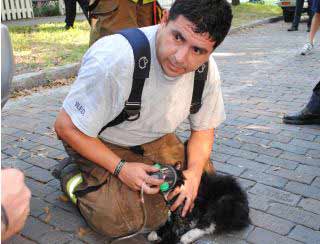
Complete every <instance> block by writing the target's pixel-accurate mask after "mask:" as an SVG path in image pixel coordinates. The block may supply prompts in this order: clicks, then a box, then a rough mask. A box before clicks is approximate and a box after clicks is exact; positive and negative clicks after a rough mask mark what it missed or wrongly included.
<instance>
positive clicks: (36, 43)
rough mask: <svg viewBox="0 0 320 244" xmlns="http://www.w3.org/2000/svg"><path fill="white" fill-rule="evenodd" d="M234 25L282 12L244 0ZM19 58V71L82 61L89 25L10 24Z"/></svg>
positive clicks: (87, 39) (79, 22)
mask: <svg viewBox="0 0 320 244" xmlns="http://www.w3.org/2000/svg"><path fill="white" fill-rule="evenodd" d="M233 14H234V19H233V24H232V25H233V27H236V26H239V25H243V24H246V23H250V22H252V21H254V20H257V19H262V18H267V17H270V16H278V15H281V9H280V8H279V7H277V6H275V5H268V4H251V3H242V4H241V5H238V6H235V7H233ZM9 31H10V34H11V39H12V42H13V49H14V55H15V61H16V74H20V73H25V72H30V71H38V70H42V69H45V68H48V67H55V66H60V65H64V64H68V63H75V62H79V61H80V60H81V58H82V56H83V54H84V53H85V51H86V50H87V49H88V43H89V33H90V28H89V25H88V23H87V22H86V21H76V22H75V25H74V29H70V30H68V31H66V30H65V29H64V23H52V24H41V25H38V26H27V27H25V26H24V27H9Z"/></svg>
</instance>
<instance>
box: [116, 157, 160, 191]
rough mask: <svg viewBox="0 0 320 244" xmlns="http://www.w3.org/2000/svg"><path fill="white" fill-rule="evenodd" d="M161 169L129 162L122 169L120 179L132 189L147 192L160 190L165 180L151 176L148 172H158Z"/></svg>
mask: <svg viewBox="0 0 320 244" xmlns="http://www.w3.org/2000/svg"><path fill="white" fill-rule="evenodd" d="M158 170H159V169H157V168H156V167H153V166H151V165H148V164H143V163H135V162H127V163H126V164H125V165H124V166H123V167H122V169H121V171H120V174H119V179H120V180H121V181H122V182H123V183H124V184H126V185H127V186H129V187H130V188H131V189H132V190H136V191H140V190H141V188H142V187H143V191H144V192H145V193H147V194H156V193H158V192H159V189H160V188H159V186H160V185H161V184H162V183H163V182H164V180H159V179H155V178H153V177H151V176H150V175H149V174H148V173H153V172H157V171H158Z"/></svg>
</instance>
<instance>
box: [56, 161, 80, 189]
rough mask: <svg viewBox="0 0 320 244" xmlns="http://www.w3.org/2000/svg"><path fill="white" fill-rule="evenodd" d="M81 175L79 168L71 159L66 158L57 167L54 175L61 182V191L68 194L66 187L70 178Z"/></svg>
mask: <svg viewBox="0 0 320 244" xmlns="http://www.w3.org/2000/svg"><path fill="white" fill-rule="evenodd" d="M79 173H80V170H79V166H78V165H77V164H75V163H73V162H71V160H70V158H65V159H63V160H61V161H60V163H59V164H58V165H56V166H55V167H54V169H53V171H52V175H53V176H54V177H55V178H56V179H58V180H60V186H61V190H62V191H63V192H64V193H66V185H67V182H68V180H69V179H70V178H72V177H73V176H75V175H77V174H79Z"/></svg>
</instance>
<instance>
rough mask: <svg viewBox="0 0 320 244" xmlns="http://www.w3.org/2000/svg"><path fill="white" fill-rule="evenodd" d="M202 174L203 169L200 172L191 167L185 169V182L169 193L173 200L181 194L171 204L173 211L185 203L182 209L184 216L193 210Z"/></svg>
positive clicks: (169, 197)
mask: <svg viewBox="0 0 320 244" xmlns="http://www.w3.org/2000/svg"><path fill="white" fill-rule="evenodd" d="M201 175H202V171H201V172H200V173H198V172H196V171H194V170H190V169H188V170H185V171H183V176H184V177H185V181H184V184H183V185H182V186H180V187H176V188H175V189H174V190H173V191H172V192H170V194H169V195H168V200H171V199H173V198H174V197H175V196H176V195H178V194H179V196H178V198H177V200H176V201H175V202H174V204H173V205H172V206H171V211H175V210H176V209H177V208H178V207H179V206H180V205H181V204H183V203H184V207H183V210H182V217H185V216H186V214H187V213H188V211H189V212H191V211H192V209H193V207H194V200H195V199H196V197H197V195H198V188H199V184H200V180H201Z"/></svg>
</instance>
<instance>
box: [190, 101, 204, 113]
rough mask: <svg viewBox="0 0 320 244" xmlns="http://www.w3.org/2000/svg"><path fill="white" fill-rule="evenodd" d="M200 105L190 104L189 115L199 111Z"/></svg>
mask: <svg viewBox="0 0 320 244" xmlns="http://www.w3.org/2000/svg"><path fill="white" fill-rule="evenodd" d="M201 105H202V104H201V103H192V104H191V106H190V113H191V114H195V113H197V112H198V111H199V109H200V108H201Z"/></svg>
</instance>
